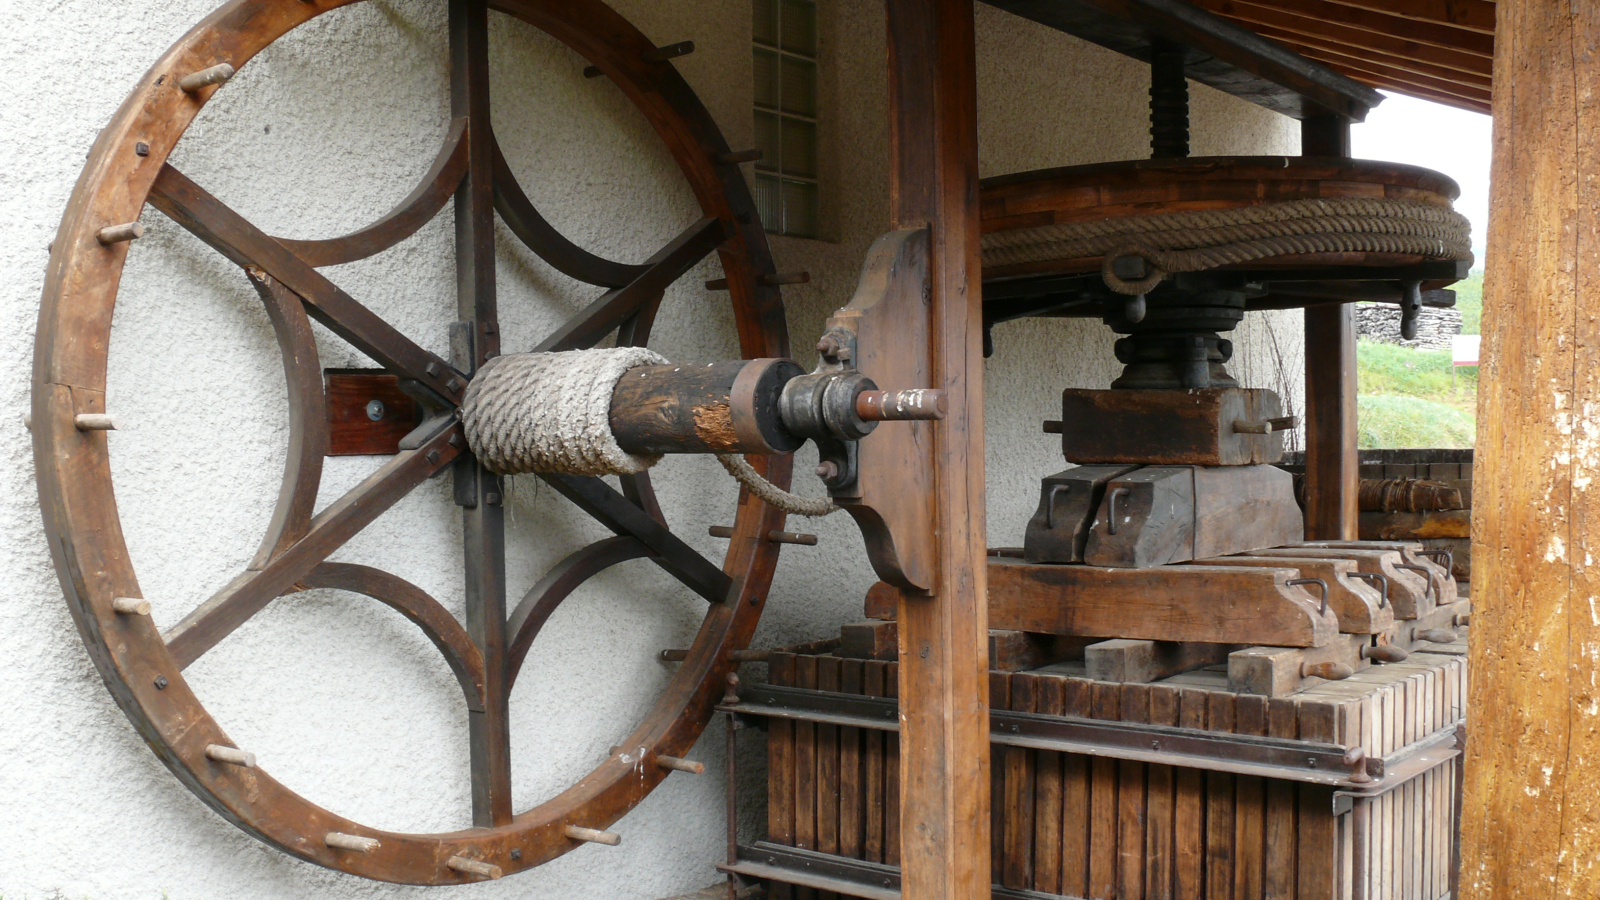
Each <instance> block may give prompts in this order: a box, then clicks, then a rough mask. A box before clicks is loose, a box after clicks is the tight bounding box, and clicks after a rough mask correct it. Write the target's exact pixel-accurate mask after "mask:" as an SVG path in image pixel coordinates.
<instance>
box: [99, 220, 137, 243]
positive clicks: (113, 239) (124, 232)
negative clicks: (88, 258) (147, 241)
mask: <svg viewBox="0 0 1600 900" xmlns="http://www.w3.org/2000/svg"><path fill="white" fill-rule="evenodd" d="M141 237H144V226H143V225H141V224H139V223H138V222H124V223H122V224H121V225H107V226H106V227H104V228H102V229H100V230H99V231H96V232H95V233H94V239H95V240H97V241H99V242H100V243H102V244H104V245H105V246H107V247H109V246H111V245H112V244H120V243H122V242H124V241H131V240H133V239H135V238H141Z"/></svg>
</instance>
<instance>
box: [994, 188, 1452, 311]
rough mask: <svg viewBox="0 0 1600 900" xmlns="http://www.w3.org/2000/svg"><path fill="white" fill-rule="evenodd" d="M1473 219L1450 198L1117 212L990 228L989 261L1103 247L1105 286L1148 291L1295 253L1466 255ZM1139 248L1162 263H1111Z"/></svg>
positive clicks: (1076, 255) (1077, 254)
mask: <svg viewBox="0 0 1600 900" xmlns="http://www.w3.org/2000/svg"><path fill="white" fill-rule="evenodd" d="M1470 231H1471V228H1470V224H1469V223H1468V222H1467V219H1466V217H1465V216H1463V215H1461V214H1460V213H1458V212H1456V211H1455V210H1452V209H1450V208H1449V207H1446V206H1435V205H1431V204H1427V203H1418V202H1414V201H1408V200H1389V199H1372V198H1344V199H1333V200H1289V201H1285V202H1282V203H1266V204H1261V205H1259V206H1249V207H1243V208H1239V209H1215V210H1191V211H1185V212H1174V213H1158V214H1154V215H1140V216H1118V217H1115V218H1108V219H1097V220H1094V221H1086V222H1064V223H1059V224H1054V225H1040V226H1037V227H1034V228H1020V229H1016V230H1012V231H999V232H993V233H991V234H987V235H984V237H983V264H984V265H985V266H1002V265H1010V264H1014V263H1027V262H1039V261H1042V260H1054V259H1082V258H1086V257H1095V256H1103V257H1104V258H1105V262H1104V264H1103V266H1102V268H1101V275H1102V276H1103V277H1104V278H1105V282H1106V285H1107V286H1108V287H1110V288H1111V289H1112V290H1114V291H1116V292H1118V293H1122V294H1142V293H1145V292H1146V291H1149V290H1151V289H1152V288H1154V287H1155V286H1156V285H1158V284H1160V283H1161V281H1162V280H1163V279H1164V278H1166V276H1167V275H1169V274H1172V273H1175V272H1199V271H1203V270H1205V269H1214V268H1217V267H1218V266H1225V265H1233V264H1237V263H1246V262H1253V261H1255V260H1260V259H1267V258H1269V257H1273V256H1283V255H1286V254H1294V253H1406V254H1416V255H1419V256H1426V257H1431V258H1436V259H1467V258H1469V257H1470V256H1471V253H1472V242H1471V233H1470ZM1125 256H1138V257H1141V258H1143V259H1144V260H1146V261H1147V262H1148V263H1149V264H1150V266H1151V267H1152V268H1153V269H1154V271H1152V272H1151V273H1150V274H1149V275H1148V276H1147V277H1145V278H1142V279H1138V280H1135V281H1128V280H1125V279H1122V278H1120V277H1118V276H1117V275H1116V273H1115V272H1113V271H1112V262H1113V260H1116V259H1118V258H1120V257H1125Z"/></svg>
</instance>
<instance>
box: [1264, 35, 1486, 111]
mask: <svg viewBox="0 0 1600 900" xmlns="http://www.w3.org/2000/svg"><path fill="white" fill-rule="evenodd" d="M1295 50H1296V51H1298V52H1300V53H1302V54H1304V55H1305V56H1306V58H1307V59H1314V60H1316V61H1318V62H1321V63H1326V64H1327V65H1329V66H1333V67H1335V68H1337V69H1339V70H1340V71H1342V72H1345V73H1347V74H1349V75H1350V77H1352V78H1354V77H1356V76H1357V75H1358V74H1362V75H1367V76H1370V77H1371V78H1372V79H1373V80H1374V81H1375V83H1377V84H1378V86H1380V87H1387V88H1390V89H1391V90H1403V89H1404V88H1402V87H1401V86H1402V85H1408V86H1412V87H1418V88H1423V89H1425V90H1430V91H1435V92H1438V93H1441V94H1448V95H1451V96H1455V97H1461V98H1462V99H1465V100H1476V101H1478V102H1480V103H1488V102H1489V100H1490V92H1489V90H1488V89H1487V88H1482V87H1476V86H1474V85H1470V84H1459V83H1456V82H1453V81H1446V80H1444V79H1442V78H1429V77H1428V76H1426V75H1417V74H1415V73H1412V72H1405V71H1401V70H1400V69H1396V68H1394V67H1392V66H1385V65H1380V64H1378V63H1374V62H1367V61H1365V60H1358V59H1352V58H1350V57H1348V56H1340V55H1338V54H1336V53H1330V52H1328V51H1326V50H1318V49H1317V48H1315V47H1296V48H1295Z"/></svg>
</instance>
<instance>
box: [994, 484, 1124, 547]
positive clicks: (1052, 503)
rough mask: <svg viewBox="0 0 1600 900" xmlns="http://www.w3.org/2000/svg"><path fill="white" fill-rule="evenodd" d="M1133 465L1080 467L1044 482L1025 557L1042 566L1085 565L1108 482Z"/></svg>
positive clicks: (1024, 541) (1027, 534)
mask: <svg viewBox="0 0 1600 900" xmlns="http://www.w3.org/2000/svg"><path fill="white" fill-rule="evenodd" d="M1133 468H1134V467H1133V466H1078V467H1077V468H1075V469H1068V470H1066V471H1065V472H1057V473H1056V474H1054V475H1051V476H1049V477H1047V478H1045V479H1044V482H1043V484H1042V485H1041V486H1040V488H1039V509H1038V511H1037V512H1035V513H1034V514H1033V518H1032V519H1029V520H1028V528H1027V531H1026V532H1024V534H1023V538H1022V558H1023V559H1026V560H1027V561H1028V562H1039V563H1081V562H1083V552H1084V547H1085V546H1086V545H1087V544H1088V541H1089V528H1090V526H1091V525H1093V524H1094V515H1095V512H1096V511H1097V510H1098V509H1099V508H1100V501H1101V500H1102V499H1104V497H1105V494H1106V482H1108V481H1110V480H1111V479H1113V478H1116V477H1117V476H1119V475H1123V474H1126V473H1128V472H1130V471H1132V470H1133Z"/></svg>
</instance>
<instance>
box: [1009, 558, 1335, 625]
mask: <svg viewBox="0 0 1600 900" xmlns="http://www.w3.org/2000/svg"><path fill="white" fill-rule="evenodd" d="M988 570H989V620H990V622H991V624H993V625H994V626H995V627H996V628H1004V629H1009V630H1014V631H1032V632H1042V633H1047V634H1067V635H1083V636H1088V637H1121V638H1136V639H1142V640H1155V641H1202V642H1210V643H1219V644H1263V645H1270V646H1280V647H1312V646H1321V645H1323V644H1326V643H1328V642H1329V641H1330V640H1332V639H1333V638H1334V636H1335V635H1337V634H1338V628H1339V625H1338V619H1337V617H1335V616H1334V614H1333V612H1332V611H1331V610H1330V611H1328V612H1326V613H1324V612H1322V611H1321V602H1320V600H1318V599H1315V598H1313V597H1312V596H1311V595H1310V594H1309V593H1307V592H1306V591H1304V590H1303V589H1301V588H1298V587H1290V586H1288V585H1286V584H1285V583H1284V582H1286V581H1288V580H1289V579H1292V578H1294V577H1295V575H1294V574H1293V573H1294V572H1295V570H1294V569H1256V568H1232V567H1223V566H1216V567H1208V566H1161V567H1159V568H1154V569H1105V568H1097V567H1095V566H1052V565H1033V564H1030V563H1024V562H1021V561H1020V560H1013V559H998V558H997V559H990V560H989V566H988Z"/></svg>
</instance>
